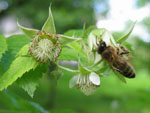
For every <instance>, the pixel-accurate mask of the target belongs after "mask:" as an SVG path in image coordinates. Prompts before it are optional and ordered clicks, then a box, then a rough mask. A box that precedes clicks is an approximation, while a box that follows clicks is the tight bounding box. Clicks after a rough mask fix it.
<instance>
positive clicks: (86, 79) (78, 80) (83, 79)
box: [69, 72, 100, 95]
mask: <svg viewBox="0 0 150 113" xmlns="http://www.w3.org/2000/svg"><path fill="white" fill-rule="evenodd" d="M75 84H76V87H77V88H79V89H80V90H81V91H82V92H83V93H84V94H85V95H91V94H93V93H94V92H95V91H96V89H97V88H98V87H99V86H100V77H99V75H97V74H96V73H94V72H92V73H90V74H89V75H81V74H79V75H76V76H74V77H73V78H72V79H71V80H70V84H69V87H70V88H72V87H73V86H74V85H75Z"/></svg>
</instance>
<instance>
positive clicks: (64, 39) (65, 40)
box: [58, 35, 81, 46]
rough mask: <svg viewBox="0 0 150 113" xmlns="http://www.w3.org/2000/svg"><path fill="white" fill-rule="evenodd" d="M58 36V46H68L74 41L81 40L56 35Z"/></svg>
mask: <svg viewBox="0 0 150 113" xmlns="http://www.w3.org/2000/svg"><path fill="white" fill-rule="evenodd" d="M58 36H59V40H60V44H61V45H62V46H65V45H66V44H69V43H71V42H74V41H79V40H81V38H74V37H70V36H65V35H58Z"/></svg>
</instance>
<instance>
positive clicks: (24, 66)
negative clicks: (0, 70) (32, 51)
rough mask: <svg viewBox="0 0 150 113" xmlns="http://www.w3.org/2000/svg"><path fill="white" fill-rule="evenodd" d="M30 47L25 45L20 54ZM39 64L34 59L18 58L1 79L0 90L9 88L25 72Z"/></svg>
mask: <svg viewBox="0 0 150 113" xmlns="http://www.w3.org/2000/svg"><path fill="white" fill-rule="evenodd" d="M26 46H28V45H25V46H24V47H23V48H22V49H21V50H20V51H19V52H22V51H25V49H27V47H26ZM38 64H39V63H38V62H36V61H35V59H34V58H33V57H22V56H18V57H17V58H16V59H15V60H14V61H13V62H12V64H11V65H10V67H9V69H8V70H7V71H6V72H5V73H4V74H3V75H2V76H1V78H0V90H3V89H5V88H7V87H8V86H9V85H11V84H12V83H13V82H15V81H16V80H17V79H18V78H20V77H21V76H22V75H23V74H24V73H25V72H28V71H30V70H31V69H35V68H36V67H37V66H38Z"/></svg>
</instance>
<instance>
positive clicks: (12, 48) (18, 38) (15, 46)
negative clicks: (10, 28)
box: [7, 35, 30, 55]
mask: <svg viewBox="0 0 150 113" xmlns="http://www.w3.org/2000/svg"><path fill="white" fill-rule="evenodd" d="M29 42H30V39H29V38H27V37H26V36H25V35H12V36H10V37H8V38H7V44H8V51H9V52H10V53H12V54H14V55H15V54H16V53H17V52H18V51H19V50H20V49H21V48H22V47H23V46H24V45H26V44H28V43H29Z"/></svg>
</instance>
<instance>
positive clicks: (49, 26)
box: [42, 6, 56, 34]
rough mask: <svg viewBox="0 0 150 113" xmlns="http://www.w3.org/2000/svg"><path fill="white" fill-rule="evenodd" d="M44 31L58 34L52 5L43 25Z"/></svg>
mask: <svg viewBox="0 0 150 113" xmlns="http://www.w3.org/2000/svg"><path fill="white" fill-rule="evenodd" d="M42 31H45V32H48V33H52V34H56V30H55V24H54V20H53V15H52V11H51V6H50V7H49V16H48V18H47V20H46V22H45V23H44V25H43V27H42Z"/></svg>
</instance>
